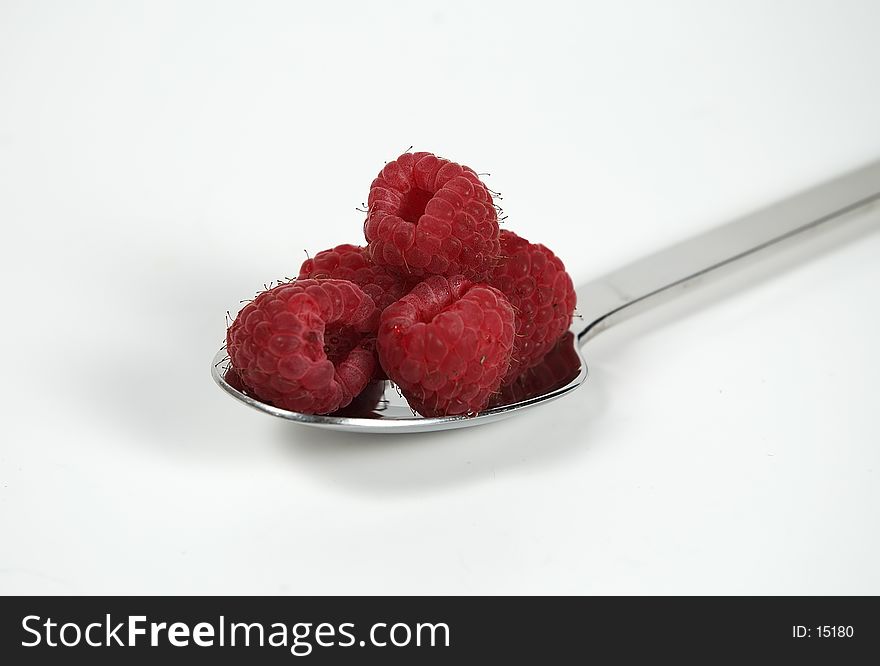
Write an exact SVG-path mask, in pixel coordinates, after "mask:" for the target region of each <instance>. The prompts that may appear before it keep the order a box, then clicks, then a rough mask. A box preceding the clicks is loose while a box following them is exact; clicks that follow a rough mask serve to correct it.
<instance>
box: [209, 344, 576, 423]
mask: <svg viewBox="0 0 880 666" xmlns="http://www.w3.org/2000/svg"><path fill="white" fill-rule="evenodd" d="M576 340H577V338H576V337H575V335H574V334H573V333H570V334H567V335H566V336H565V337H563V338H562V339H561V340H560V341H559V343H558V344H557V346H556V347H555V348H554V350H553V351H552V352H551V354H553V357H552V358H551V359H548V360H546V361H545V362H544V363H543V364H542V365H541V366H539V367H536V368H534V369H532V370H530V371H529V372H528V373H527V374H528V376H529V377H530V378H535V380H534V381H532V382H531V383H528V384H527V383H526V382H517V383H516V384H515V385H514V387H511V389H509V390H507V391H502V392H499V394H498V396H496V398H495V399H494V401H493V403H492V405H491V406H490V407H489V408H488V409H486V410H484V411H482V412H480V413H479V414H472V415H464V414H463V415H457V416H440V417H431V418H428V417H423V416H420V415H419V414H416V413H415V412H414V411H413V410H412V408H410V406H409V403H407V401H406V399H405V398H404V397H403V396H402V395H401V394H400V392H399V391H398V390H397V387H395V386H394V384H392V383H391V382H389V381H387V380H386V381H379V382H375V383H374V384H373V385H372V386H371V387H369V388H368V389H367V390H366V391H365V392H364V394H362V396H359V397H358V398H356V399H355V401H354V402H353V403H352V404H351V405H349V406H348V407H346V408H344V409H342V410H340V411H338V412H334V413H333V414H326V415H322V414H301V413H299V412H291V411H288V410H286V409H280V408H278V407H276V406H275V405H272V404H269V403H266V402H263V401H261V400H259V399H257V398H255V397H253V396H251V395H248V394H247V393H246V392H242V391H240V390H238V389H237V388H235V387H234V386H232V385H230V384H229V382H227V381H226V371H227V369H228V358H227V356H226V349H225V348H223V349H221V350H220V351H218V352H217V354H216V356H215V357H214V362H213V366H212V368H211V376H212V377H213V378H214V381H215V382H217V384H218V385H219V386H220V388H222V389H223V390H224V391H226V392H227V393H228V394H229V395H231V396H232V397H233V398H235V399H236V400H239V401H240V402H243V403H244V404H246V405H247V406H249V407H252V408H254V409H257V410H259V411H261V412H264V413H266V414H270V415H272V416H277V417H279V418H282V419H286V420H288V421H293V422H295V423H301V424H303V425H309V426H314V427H316V428H326V429H328V430H347V431H355V432H372V433H395V432H399V433H403V432H417V431H422V430H451V429H453V428H465V427H468V426H472V425H480V424H483V423H489V422H491V421H498V420H500V419H503V418H507V417H508V416H512V415H513V414H516V413H518V412H520V411H522V410H525V409H529V408H531V407H536V406H538V405H540V404H543V403H545V402H548V401H550V400H555V399H556V398H560V397H562V396H563V395H565V394H567V393H570V392H571V391H573V390H574V389H576V388H578V387H579V386H580V385H581V384H583V383H584V381H586V379H587V364H586V362H585V361H584V359H583V356H582V355H581V351H580V348H579V347H578V345H577V342H576ZM548 356H549V355H548ZM554 359H555V362H553V360H554Z"/></svg>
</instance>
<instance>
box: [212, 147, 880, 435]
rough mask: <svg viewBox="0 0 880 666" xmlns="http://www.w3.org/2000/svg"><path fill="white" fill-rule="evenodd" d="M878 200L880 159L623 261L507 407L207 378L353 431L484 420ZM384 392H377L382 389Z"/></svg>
mask: <svg viewBox="0 0 880 666" xmlns="http://www.w3.org/2000/svg"><path fill="white" fill-rule="evenodd" d="M878 200H880V162H875V163H872V164H870V165H868V166H866V167H863V168H861V169H858V170H856V171H853V172H850V173H848V174H846V175H844V176H841V177H839V178H836V179H834V180H831V181H829V182H826V183H823V184H822V185H819V186H816V187H814V188H811V189H809V190H806V191H804V192H801V193H799V194H797V195H795V196H793V197H790V198H788V199H785V200H784V201H780V202H779V203H776V204H774V205H772V206H769V207H768V208H765V209H762V210H760V211H757V212H755V213H752V214H750V215H747V216H745V217H743V218H740V219H738V220H734V221H733V222H730V223H728V224H725V225H723V226H721V227H717V228H715V229H712V230H711V231H708V232H706V233H703V234H700V235H698V236H696V237H694V238H691V239H689V240H687V241H684V242H682V243H679V244H677V245H673V246H671V247H669V248H666V249H664V250H662V251H660V252H657V253H655V254H652V255H650V256H648V257H645V258H644V259H641V260H639V261H636V262H634V263H632V264H629V265H627V266H624V267H623V268H620V269H618V270H616V271H613V272H612V273H609V274H608V275H605V276H603V277H601V278H599V279H597V280H594V281H592V282H590V283H589V284H586V285H583V286H582V287H581V288H579V289H578V311H579V314H580V318H579V319H577V320H576V323H575V325H574V326H572V329H571V330H572V333H573V335H571V336H568V337H567V338H566V340H565V341H564V343H565V344H567V345H568V348H562V347H560V348H559V349H558V350H557V351H558V353H559V354H560V355H562V356H564V357H565V359H567V360H566V363H569V364H570V365H571V368H570V372H566V373H565V376H564V377H563V380H562V381H560V382H559V383H558V384H557V385H552V386H550V387H549V388H543V389H541V390H537V392H535V393H533V394H528V393H527V392H526V395H518V396H516V397H515V398H512V399H511V401H510V402H509V403H508V404H500V405H497V406H494V407H491V408H489V409H487V410H485V411H483V412H481V413H480V414H478V415H474V416H448V417H440V418H424V417H421V416H419V415H417V414H415V413H414V412H413V411H412V410H411V409H410V407H409V405H408V404H407V402H406V400H405V399H404V398H403V397H402V396H401V395H400V394H399V393H398V391H397V390H396V388H394V387H393V386H392V385H391V384H389V383H388V382H384V385H382V386H377V387H375V389H376V400H374V401H373V403H374V404H372V405H364V406H362V407H360V408H358V406H357V405H354V406H352V408H349V409H347V410H344V411H343V412H340V413H338V414H332V415H326V416H319V415H312V414H300V413H297V412H290V411H287V410H284V409H278V408H277V407H275V406H273V405H269V404H266V403H263V402H260V401H259V400H255V399H254V398H252V397H251V396H248V395H245V394H244V393H241V392H240V391H237V390H236V389H235V388H233V387H232V386H230V385H229V384H228V383H227V382H226V380H225V379H224V372H225V364H224V359H225V357H226V352H225V350H224V349H221V350H220V351H219V352H217V355H216V356H215V357H214V361H213V365H212V369H211V375H212V376H213V377H214V381H216V382H217V384H218V385H219V386H220V387H221V388H222V389H223V390H224V391H226V392H227V393H228V394H229V395H231V396H232V397H234V398H236V399H237V400H239V401H240V402H243V403H244V404H246V405H248V406H249V407H253V408H254V409H258V410H260V411H262V412H265V413H267V414H270V415H272V416H277V417H279V418H283V419H287V420H289V421H294V422H296V423H302V424H304V425H309V426H315V427H320V428H329V429H334V430H347V431H352V432H372V433H382V432H387V433H394V432H425V431H433V430H445V429H452V428H463V427H468V426H474V425H481V424H484V423H490V422H492V421H497V420H499V419H502V418H506V417H508V416H512V415H514V414H517V413H519V412H521V411H523V410H525V409H530V408H532V407H536V406H538V405H541V404H543V403H545V402H547V401H549V400H555V399H556V398H559V397H561V396H563V395H565V394H567V393H570V392H571V391H573V390H574V389H576V388H578V387H579V386H580V385H581V384H583V383H584V381H586V379H587V364H586V361H585V360H584V358H583V355H582V353H581V349H580V347H581V346H582V345H583V344H584V343H585V342H587V341H588V340H590V339H592V338H593V337H594V336H595V335H597V334H598V333H600V332H602V331H604V330H606V329H608V328H609V327H610V326H612V325H613V324H615V323H618V322H620V321H622V320H624V319H626V318H629V317H631V316H633V315H634V314H637V313H638V312H641V311H643V310H645V309H646V308H648V307H653V306H654V305H657V304H659V303H662V302H663V301H665V300H666V299H668V298H670V297H672V296H674V295H675V294H677V293H680V292H681V291H682V290H684V289H685V288H689V287H692V286H694V285H695V284H697V283H700V282H703V281H705V280H706V279H708V278H710V277H715V276H717V275H719V274H721V273H723V272H724V269H727V268H730V267H733V266H740V265H742V264H744V263H746V262H747V260H748V259H750V258H751V257H754V256H756V255H758V254H759V253H760V254H763V253H764V252H765V251H766V250H768V249H769V248H772V247H776V246H781V245H784V244H787V242H788V241H793V240H794V239H796V238H799V237H801V236H802V235H805V232H808V231H811V230H815V229H817V228H819V227H820V226H823V225H825V224H826V223H828V222H830V221H832V220H837V219H839V218H841V217H842V216H843V215H844V214H845V213H848V212H850V211H854V210H856V209H858V208H860V207H862V206H866V205H868V204H871V203H873V202H875V201H878ZM380 393H381V397H379V394H380Z"/></svg>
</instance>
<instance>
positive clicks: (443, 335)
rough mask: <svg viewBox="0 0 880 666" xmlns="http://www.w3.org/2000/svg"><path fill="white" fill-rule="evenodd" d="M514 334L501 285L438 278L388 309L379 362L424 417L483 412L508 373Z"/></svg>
mask: <svg viewBox="0 0 880 666" xmlns="http://www.w3.org/2000/svg"><path fill="white" fill-rule="evenodd" d="M513 331H514V314H513V308H512V307H511V306H510V303H508V302H507V299H505V298H504V296H503V295H502V294H501V293H500V292H499V291H498V290H496V289H493V288H492V287H490V286H488V285H482V284H478V285H474V284H473V283H471V282H470V281H469V280H467V279H465V278H463V277H461V276H458V277H453V278H449V279H447V278H445V277H442V276H435V277H431V278H428V279H427V280H425V281H424V282H422V283H421V284H419V285H417V286H416V287H415V288H413V290H412V291H411V292H410V293H409V294H407V295H406V296H404V297H403V298H402V299H400V300H399V301H397V302H396V303H394V304H393V305H391V306H389V307H388V308H386V310H385V311H384V312H383V313H382V319H381V322H380V324H379V335H378V339H377V342H378V348H379V360H380V362H381V364H382V367H383V368H384V369H385V372H387V373H388V376H389V377H390V378H391V380H392V381H394V382H395V383H397V385H398V386H399V387H400V389H401V391H402V392H403V395H404V396H405V397H406V399H407V400H408V401H409V404H410V406H411V407H412V408H413V409H415V410H416V411H417V412H419V413H420V414H422V415H424V416H442V415H447V414H465V413H472V412H478V411H480V410H481V409H483V408H484V407H485V406H486V404H487V403H488V401H489V398H490V396H491V395H492V394H493V393H494V392H495V391H497V389H498V386H499V385H500V383H501V379H502V377H503V376H504V374H505V373H506V372H507V366H508V364H509V362H510V352H511V350H512V349H513V335H514V332H513Z"/></svg>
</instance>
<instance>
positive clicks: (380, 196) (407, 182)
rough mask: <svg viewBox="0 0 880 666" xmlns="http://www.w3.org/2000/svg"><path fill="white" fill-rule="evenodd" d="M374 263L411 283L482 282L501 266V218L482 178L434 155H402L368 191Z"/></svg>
mask: <svg viewBox="0 0 880 666" xmlns="http://www.w3.org/2000/svg"><path fill="white" fill-rule="evenodd" d="M367 206H368V210H369V212H368V214H367V219H366V221H365V222H364V235H365V236H366V238H367V241H368V243H369V244H368V246H367V250H368V252H369V256H370V258H371V260H372V261H373V262H374V263H376V264H378V265H381V266H385V267H387V268H388V269H389V270H391V271H393V272H395V273H398V274H401V275H406V276H414V277H425V276H431V275H445V276H455V275H464V276H465V277H466V278H469V279H475V280H479V279H483V278H484V277H485V275H486V274H487V272H488V271H489V269H490V268H491V267H492V265H493V264H494V263H495V261H496V260H497V258H498V252H499V239H498V234H499V227H498V212H497V210H496V209H495V205H494V204H493V202H492V195H491V194H490V193H489V190H488V189H487V188H486V186H485V185H484V184H483V183H482V181H481V180H480V178H479V176H477V174H476V173H475V172H474V171H473V169H470V168H468V167H466V166H462V165H460V164H456V163H455V162H450V161H449V160H445V159H442V158H439V157H437V156H435V155H432V154H431V153H404V154H403V155H401V156H400V157H398V158H397V159H396V160H394V161H393V162H389V163H388V164H386V165H385V168H383V169H382V171H381V172H380V173H379V176H378V177H377V178H376V179H375V180H374V181H373V183H372V185H371V186H370V194H369V198H368V199H367Z"/></svg>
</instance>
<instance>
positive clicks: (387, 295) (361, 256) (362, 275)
mask: <svg viewBox="0 0 880 666" xmlns="http://www.w3.org/2000/svg"><path fill="white" fill-rule="evenodd" d="M299 277H300V279H302V278H313V279H325V278H333V279H336V280H348V281H349V282H354V283H355V284H356V285H357V286H358V287H360V288H361V289H363V290H364V292H365V293H366V294H367V296H369V297H370V298H372V299H373V302H374V303H375V304H376V306H377V307H378V308H379V310H384V309H385V308H386V307H388V306H389V305H391V304H392V303H393V302H394V301H396V300H398V299H399V298H402V297H403V296H404V295H405V294H406V292H407V291H409V287H410V284H409V283H408V282H407V280H406V279H404V278H403V277H401V276H399V275H396V274H394V273H393V272H391V271H389V270H388V269H386V268H385V267H383V266H376V265H375V264H374V263H373V262H372V261H370V258H369V256H367V252H366V248H363V247H358V246H357V245H337V246H336V247H334V248H331V249H329V250H324V251H323V252H318V254H316V255H315V257H314V258H313V259H306V260H305V261H304V262H303V265H302V267H301V268H300V269H299Z"/></svg>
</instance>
